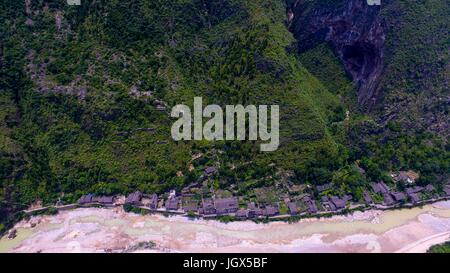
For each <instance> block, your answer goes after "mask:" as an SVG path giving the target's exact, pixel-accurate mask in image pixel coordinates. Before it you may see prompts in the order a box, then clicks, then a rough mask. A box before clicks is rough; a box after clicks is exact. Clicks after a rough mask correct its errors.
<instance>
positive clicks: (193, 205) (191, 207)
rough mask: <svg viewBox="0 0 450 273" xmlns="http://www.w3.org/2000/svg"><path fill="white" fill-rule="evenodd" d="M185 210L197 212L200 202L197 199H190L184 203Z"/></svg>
mask: <svg viewBox="0 0 450 273" xmlns="http://www.w3.org/2000/svg"><path fill="white" fill-rule="evenodd" d="M183 211H184V212H186V213H187V212H197V211H198V202H197V201H195V200H190V201H188V202H186V203H185V204H184V205H183Z"/></svg>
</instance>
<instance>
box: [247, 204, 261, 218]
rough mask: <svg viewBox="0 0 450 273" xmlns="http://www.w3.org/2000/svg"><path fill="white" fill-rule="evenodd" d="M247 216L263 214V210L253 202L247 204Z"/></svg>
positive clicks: (252, 216)
mask: <svg viewBox="0 0 450 273" xmlns="http://www.w3.org/2000/svg"><path fill="white" fill-rule="evenodd" d="M247 209H248V218H254V217H259V216H262V215H263V210H262V209H260V208H258V207H257V206H256V204H255V203H254V202H250V203H248V204H247Z"/></svg>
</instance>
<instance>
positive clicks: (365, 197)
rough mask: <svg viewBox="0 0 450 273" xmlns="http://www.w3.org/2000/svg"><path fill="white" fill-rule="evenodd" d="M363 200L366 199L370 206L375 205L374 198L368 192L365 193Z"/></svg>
mask: <svg viewBox="0 0 450 273" xmlns="http://www.w3.org/2000/svg"><path fill="white" fill-rule="evenodd" d="M363 198H364V202H365V203H366V204H368V205H370V204H373V200H372V197H371V196H370V194H369V193H368V192H367V191H364V192H363Z"/></svg>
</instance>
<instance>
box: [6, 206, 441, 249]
mask: <svg viewBox="0 0 450 273" xmlns="http://www.w3.org/2000/svg"><path fill="white" fill-rule="evenodd" d="M419 216H420V217H419ZM40 219H41V223H40V224H39V225H38V226H37V227H35V228H31V227H28V226H27V223H26V222H21V223H19V224H18V225H17V232H18V236H17V237H16V238H15V239H13V240H9V239H7V238H2V239H1V240H0V252H10V251H17V252H36V251H43V252H58V251H64V250H67V249H68V248H70V247H71V246H72V245H74V244H75V245H77V247H78V249H77V250H79V251H81V252H82V251H103V250H104V249H106V248H112V249H124V248H125V247H126V246H129V245H130V244H133V243H137V242H139V241H145V240H152V241H155V242H157V244H158V245H159V246H160V247H161V248H164V249H170V251H189V252H192V251H195V252H206V251H243V252H248V251H251V252H260V251H286V252H300V251H319V252H328V251H331V252H342V251H352V252H353V251H354V252H370V251H375V252H382V251H388V252H389V251H395V250H398V249H400V248H402V247H405V246H407V245H409V244H413V243H415V242H419V241H420V242H421V241H426V240H425V239H426V238H428V237H430V236H433V235H436V234H444V235H445V234H446V232H449V233H450V202H449V201H447V202H440V203H438V204H435V205H426V206H424V207H417V208H412V209H400V210H392V211H384V212H380V211H370V212H364V213H356V214H353V215H352V216H335V217H332V218H326V219H325V218H322V219H305V220H301V221H300V222H297V223H294V224H288V223H284V222H272V223H269V224H255V223H253V222H249V221H246V222H234V223H229V224H223V223H219V222H217V221H205V220H188V219H186V218H183V217H180V216H175V217H169V218H165V217H163V216H160V215H146V216H141V215H136V214H132V213H120V212H117V211H115V210H111V209H95V208H89V209H76V210H73V211H64V212H61V213H60V214H58V215H55V216H44V217H41V218H40ZM444 238H445V237H444ZM68 245H69V246H68Z"/></svg>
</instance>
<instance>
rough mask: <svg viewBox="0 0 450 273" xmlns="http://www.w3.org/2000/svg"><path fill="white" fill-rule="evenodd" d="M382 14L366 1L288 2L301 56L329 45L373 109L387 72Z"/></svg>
mask: <svg viewBox="0 0 450 273" xmlns="http://www.w3.org/2000/svg"><path fill="white" fill-rule="evenodd" d="M338 2H339V1H338ZM379 11H380V7H379V6H369V5H368V4H367V1H366V0H350V1H341V2H340V3H338V4H330V3H329V1H315V2H314V1H302V0H297V1H294V2H288V14H289V16H288V20H289V28H290V30H291V31H292V32H293V34H294V36H295V38H296V39H297V40H298V41H299V43H298V47H299V51H300V53H301V52H304V51H306V50H308V49H311V48H313V47H315V46H317V45H318V44H320V43H322V42H323V41H326V42H329V43H330V44H331V45H332V46H333V48H334V50H335V52H336V53H337V55H338V56H339V58H340V59H341V60H342V63H343V65H344V67H345V69H346V71H347V72H348V73H349V74H350V75H351V77H352V79H353V82H354V84H355V85H356V87H357V90H358V94H357V96H358V102H359V104H360V105H361V106H363V107H367V108H369V109H370V108H371V107H372V106H373V105H374V104H375V102H376V100H377V97H378V91H379V80H380V76H381V74H382V71H383V60H384V44H385V39H386V34H385V26H384V25H383V22H382V20H381V18H380V17H379Z"/></svg>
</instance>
